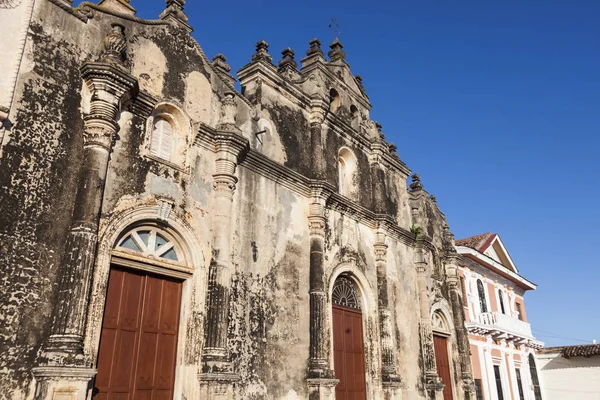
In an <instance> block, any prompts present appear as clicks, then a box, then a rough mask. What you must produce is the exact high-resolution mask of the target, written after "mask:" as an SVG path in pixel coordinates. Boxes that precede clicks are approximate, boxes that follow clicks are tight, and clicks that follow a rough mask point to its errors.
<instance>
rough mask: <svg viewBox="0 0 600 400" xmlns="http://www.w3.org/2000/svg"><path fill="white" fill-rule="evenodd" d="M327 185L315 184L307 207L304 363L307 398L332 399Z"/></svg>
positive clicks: (332, 374) (335, 380)
mask: <svg viewBox="0 0 600 400" xmlns="http://www.w3.org/2000/svg"><path fill="white" fill-rule="evenodd" d="M326 186H328V185H326V184H319V183H315V184H314V185H313V188H312V191H313V193H312V203H311V204H310V207H309V216H308V224H309V231H310V292H309V296H310V349H309V355H310V359H309V364H308V379H307V384H308V387H309V392H310V395H309V397H310V398H311V399H312V398H316V399H333V396H334V394H335V385H336V384H337V383H338V380H337V379H335V374H334V372H333V370H332V369H331V367H330V363H329V358H330V357H329V355H330V354H329V351H330V349H331V338H330V329H329V326H328V322H329V321H328V320H329V319H328V318H327V316H328V313H329V309H328V302H327V288H326V286H325V276H324V269H325V257H324V250H325V222H326V221H325V203H326V201H327V197H328V195H329V193H330V190H328V189H327V187H326Z"/></svg>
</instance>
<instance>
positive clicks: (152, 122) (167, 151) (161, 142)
mask: <svg viewBox="0 0 600 400" xmlns="http://www.w3.org/2000/svg"><path fill="white" fill-rule="evenodd" d="M190 135H191V122H190V118H189V117H188V116H187V114H186V113H185V112H184V111H183V108H182V107H181V106H179V105H177V104H175V103H174V102H172V101H162V102H159V103H158V104H157V105H156V106H155V108H154V110H153V111H152V114H151V116H150V117H149V118H148V121H147V126H146V143H147V149H148V154H149V156H151V157H153V158H155V159H157V160H160V161H162V162H166V163H170V164H174V165H177V166H179V167H183V166H185V164H186V157H187V148H188V144H189V142H190V140H189V137H190Z"/></svg>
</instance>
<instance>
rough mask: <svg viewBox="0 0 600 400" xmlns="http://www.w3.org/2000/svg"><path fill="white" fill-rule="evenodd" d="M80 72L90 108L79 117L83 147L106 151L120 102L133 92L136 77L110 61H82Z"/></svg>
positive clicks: (132, 95)
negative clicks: (88, 94) (88, 91)
mask: <svg viewBox="0 0 600 400" xmlns="http://www.w3.org/2000/svg"><path fill="white" fill-rule="evenodd" d="M114 51H116V50H114ZM80 72H81V77H82V78H83V80H84V82H85V83H86V85H87V86H88V88H89V90H90V92H91V93H92V98H91V101H90V111H89V113H88V114H87V115H85V116H84V118H83V120H84V131H83V140H84V146H86V147H87V146H90V147H92V146H98V147H101V148H104V149H106V150H107V151H110V150H111V148H112V145H113V141H114V138H115V135H116V133H117V132H118V131H119V125H118V124H117V122H116V120H117V117H118V114H119V110H120V108H121V104H122V103H123V102H124V101H126V100H128V99H130V98H132V97H134V96H135V95H136V94H137V90H138V85H137V80H136V79H135V78H134V77H133V76H131V75H129V74H128V73H126V72H125V71H123V70H122V69H121V68H119V67H117V66H116V65H114V64H112V63H86V64H84V65H83V67H81V70H80Z"/></svg>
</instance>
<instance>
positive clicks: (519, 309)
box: [515, 302, 523, 321]
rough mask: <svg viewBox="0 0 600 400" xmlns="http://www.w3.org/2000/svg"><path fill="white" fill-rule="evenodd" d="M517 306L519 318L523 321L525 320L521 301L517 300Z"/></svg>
mask: <svg viewBox="0 0 600 400" xmlns="http://www.w3.org/2000/svg"><path fill="white" fill-rule="evenodd" d="M515 308H516V309H517V318H519V319H520V320H521V321H523V315H522V314H521V303H519V302H516V303H515Z"/></svg>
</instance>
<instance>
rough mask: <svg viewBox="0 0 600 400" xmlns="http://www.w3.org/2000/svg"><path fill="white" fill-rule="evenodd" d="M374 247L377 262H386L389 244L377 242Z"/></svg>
mask: <svg viewBox="0 0 600 400" xmlns="http://www.w3.org/2000/svg"><path fill="white" fill-rule="evenodd" d="M373 249H374V250H375V261H376V262H386V261H387V249H388V245H387V244H385V243H375V244H374V245H373Z"/></svg>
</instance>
